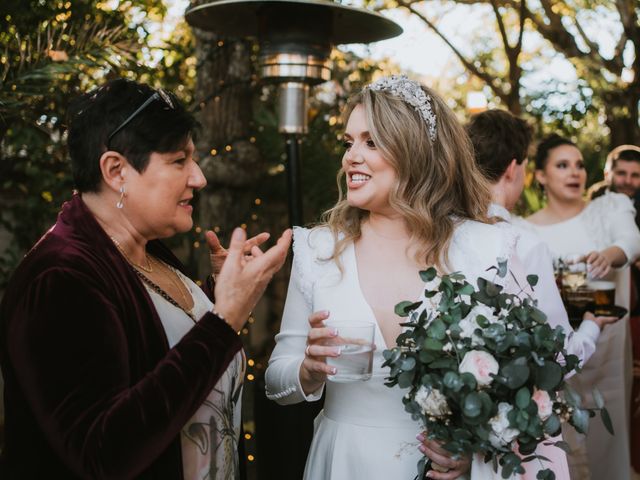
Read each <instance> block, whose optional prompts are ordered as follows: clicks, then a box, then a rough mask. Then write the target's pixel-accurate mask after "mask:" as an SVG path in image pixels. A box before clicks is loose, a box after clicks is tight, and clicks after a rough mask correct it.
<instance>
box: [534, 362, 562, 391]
mask: <svg viewBox="0 0 640 480" xmlns="http://www.w3.org/2000/svg"><path fill="white" fill-rule="evenodd" d="M535 372H536V385H537V386H538V388H539V389H540V390H546V391H548V392H550V391H553V390H554V389H555V388H556V387H557V386H558V385H559V384H560V382H561V381H562V367H560V365H558V364H557V363H556V362H554V361H551V360H547V361H545V362H544V365H542V366H541V367H536V370H535Z"/></svg>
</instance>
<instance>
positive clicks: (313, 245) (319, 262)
mask: <svg viewBox="0 0 640 480" xmlns="http://www.w3.org/2000/svg"><path fill="white" fill-rule="evenodd" d="M334 247H335V239H334V237H333V234H332V233H331V230H330V229H329V228H328V227H327V226H319V227H314V228H304V227H293V270H294V273H295V275H293V276H292V278H293V279H294V281H295V283H296V284H297V287H298V289H299V290H300V291H301V292H302V294H303V296H304V297H305V300H307V302H308V303H309V304H311V299H312V295H313V285H314V282H315V281H316V280H317V279H318V278H319V277H320V276H321V274H322V271H323V269H325V268H327V265H328V264H330V263H331V264H332V263H333V262H329V261H328V260H329V259H330V258H331V256H332V255H333V249H334Z"/></svg>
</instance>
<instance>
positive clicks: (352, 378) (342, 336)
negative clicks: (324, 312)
mask: <svg viewBox="0 0 640 480" xmlns="http://www.w3.org/2000/svg"><path fill="white" fill-rule="evenodd" d="M324 323H325V325H326V326H327V327H329V328H335V329H337V330H338V335H337V336H335V337H332V338H328V339H327V340H326V342H325V345H327V346H332V347H339V348H340V356H338V357H327V365H329V366H331V367H335V369H336V374H335V375H329V376H328V377H327V379H328V380H330V381H332V382H338V383H349V382H358V381H365V380H369V379H370V378H371V370H372V366H373V350H374V349H375V341H374V336H375V328H376V324H375V323H373V322H365V321H334V320H328V321H325V322H324Z"/></svg>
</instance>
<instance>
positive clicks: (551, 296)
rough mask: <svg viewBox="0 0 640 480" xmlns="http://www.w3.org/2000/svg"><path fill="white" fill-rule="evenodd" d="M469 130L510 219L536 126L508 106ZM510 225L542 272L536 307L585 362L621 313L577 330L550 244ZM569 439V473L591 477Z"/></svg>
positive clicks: (528, 260) (495, 206)
mask: <svg viewBox="0 0 640 480" xmlns="http://www.w3.org/2000/svg"><path fill="white" fill-rule="evenodd" d="M466 130H467V133H468V134H469V137H470V138H471V141H472V143H473V146H474V151H475V157H476V162H477V163H478V165H479V166H480V167H481V169H482V171H483V172H484V175H485V176H486V178H487V180H489V182H490V184H491V193H492V197H493V198H492V199H493V203H492V204H491V206H490V208H489V216H490V217H500V218H501V219H503V220H504V221H505V222H507V223H509V224H512V217H511V213H510V210H511V209H512V208H513V207H514V206H515V204H516V202H517V201H518V198H519V197H520V195H521V193H522V190H523V189H524V181H525V174H526V166H527V152H528V150H529V144H530V142H531V134H532V128H531V127H530V126H529V125H528V124H527V122H525V121H524V120H522V119H520V118H518V117H515V116H514V115H512V114H511V113H509V112H507V111H503V110H487V111H485V112H482V113H480V114H478V115H475V116H474V117H473V118H472V119H471V121H470V122H469V124H468V125H467V126H466ZM512 228H514V229H515V230H516V232H517V234H518V236H519V239H518V244H517V247H516V252H517V255H518V257H519V259H520V261H521V263H522V266H523V268H524V270H525V272H526V273H527V274H534V275H537V276H538V284H537V285H536V286H535V289H534V297H535V298H536V299H537V300H538V307H539V308H540V309H541V310H542V311H543V312H544V313H545V314H546V315H547V319H548V322H549V324H550V325H551V326H552V327H555V326H556V325H560V326H561V327H562V328H563V329H564V330H565V331H566V332H567V340H566V343H565V345H566V349H567V352H568V353H570V354H574V355H576V356H577V357H578V358H579V359H580V360H581V363H582V364H584V363H585V362H586V361H587V360H588V359H589V358H590V357H591V355H593V352H595V349H596V341H597V340H598V337H599V336H600V331H601V329H602V328H604V326H605V325H607V324H609V323H612V322H615V321H617V318H614V317H596V316H594V315H593V314H592V313H590V312H587V313H585V314H584V317H583V321H582V323H580V327H579V328H578V329H577V330H576V331H574V330H573V328H572V327H571V325H570V324H569V319H568V317H567V312H566V310H565V308H564V305H563V303H562V299H561V298H560V293H559V292H558V288H557V286H556V282H555V276H554V273H553V261H552V257H551V252H550V251H549V249H548V247H547V245H546V244H545V243H544V242H543V241H542V240H541V239H540V238H538V236H537V235H536V234H535V233H533V232H531V231H529V230H525V229H523V228H521V227H519V226H518V225H512ZM565 435H569V436H571V437H572V438H573V436H574V435H576V434H575V433H573V432H571V431H567V432H566V433H565ZM570 443H571V444H572V449H573V451H572V455H571V456H569V465H570V470H571V476H572V478H580V479H581V480H588V479H589V478H590V474H589V472H588V471H584V470H576V468H577V467H576V466H575V465H587V464H588V462H587V461H586V455H587V450H586V445H585V443H584V437H583V436H579V437H578V438H577V439H575V440H572V441H571V442H570Z"/></svg>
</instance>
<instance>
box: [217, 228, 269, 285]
mask: <svg viewBox="0 0 640 480" xmlns="http://www.w3.org/2000/svg"><path fill="white" fill-rule="evenodd" d="M270 236H271V235H269V234H268V233H267V232H262V233H259V234H258V235H256V236H255V237H251V238H250V239H248V240H247V241H246V242H244V255H245V256H244V259H245V260H247V261H248V260H250V259H252V258H255V257H257V256H259V255H260V254H262V250H260V248H258V247H259V246H260V245H262V244H263V243H264V242H266V241H267V240H269V237H270ZM205 238H206V239H207V244H208V245H209V260H211V273H212V274H213V275H214V276H217V275H218V274H219V273H220V270H222V265H224V261H225V260H226V258H227V255H228V254H229V251H228V250H227V249H226V248H224V247H223V246H222V244H221V243H220V239H219V238H218V236H217V235H216V234H215V233H214V232H213V231H211V230H209V231H207V232H206V234H205Z"/></svg>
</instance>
